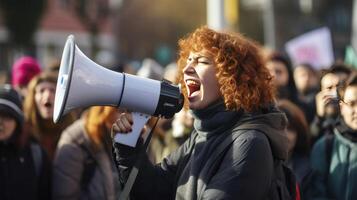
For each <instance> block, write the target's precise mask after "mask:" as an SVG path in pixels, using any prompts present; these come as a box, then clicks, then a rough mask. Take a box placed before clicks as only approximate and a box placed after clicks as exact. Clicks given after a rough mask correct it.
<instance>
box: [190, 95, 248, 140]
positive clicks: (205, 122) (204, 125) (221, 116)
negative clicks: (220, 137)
mask: <svg viewBox="0 0 357 200" xmlns="http://www.w3.org/2000/svg"><path fill="white" fill-rule="evenodd" d="M242 114H243V112H241V111H239V112H236V111H229V110H227V109H226V107H225V105H224V102H223V100H219V101H216V102H215V103H213V104H211V105H210V106H208V107H207V108H205V109H202V110H192V115H193V117H194V124H193V126H194V128H195V130H196V131H197V132H198V133H199V134H200V135H201V136H207V137H210V136H211V135H212V134H215V133H222V132H224V131H225V130H227V129H228V128H230V127H231V126H232V125H233V124H234V123H236V122H237V121H238V119H239V117H240V116H241V115H242Z"/></svg>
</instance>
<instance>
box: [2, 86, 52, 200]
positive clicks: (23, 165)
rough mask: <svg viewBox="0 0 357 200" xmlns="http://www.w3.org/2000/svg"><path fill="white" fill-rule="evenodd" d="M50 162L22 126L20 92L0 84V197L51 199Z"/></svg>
mask: <svg viewBox="0 0 357 200" xmlns="http://www.w3.org/2000/svg"><path fill="white" fill-rule="evenodd" d="M50 170H51V164H50V161H49V158H48V157H47V154H46V153H45V151H44V150H43V149H42V147H41V146H40V145H39V144H38V143H37V142H35V141H34V140H32V138H31V136H30V135H29V134H28V133H27V130H26V128H25V127H24V116H23V112H22V103H21V98H20V95H19V94H18V93H17V92H16V91H15V90H14V89H12V88H11V86H10V85H0V199H1V200H17V199H28V200H48V199H51V198H50V196H51V187H50V183H51V179H50V178H51V171H50Z"/></svg>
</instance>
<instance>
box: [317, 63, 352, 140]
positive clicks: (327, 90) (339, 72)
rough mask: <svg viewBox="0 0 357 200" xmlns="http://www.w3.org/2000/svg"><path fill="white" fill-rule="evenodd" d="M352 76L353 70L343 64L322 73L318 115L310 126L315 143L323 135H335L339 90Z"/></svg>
mask: <svg viewBox="0 0 357 200" xmlns="http://www.w3.org/2000/svg"><path fill="white" fill-rule="evenodd" d="M349 74H351V69H349V68H348V67H347V66H345V65H343V64H335V65H332V66H331V68H330V69H328V70H325V71H323V72H322V76H321V79H320V91H319V92H318V93H317V94H316V97H315V101H316V114H315V117H314V120H313V121H312V123H311V125H310V131H311V134H312V137H313V138H312V142H313V143H314V142H315V141H316V140H318V139H319V138H320V137H321V136H322V135H323V134H329V135H332V134H333V128H334V125H335V120H336V118H337V116H338V114H339V105H338V101H339V96H338V92H337V91H338V88H339V87H341V86H342V85H343V84H344V82H345V81H346V79H347V77H348V76H349Z"/></svg>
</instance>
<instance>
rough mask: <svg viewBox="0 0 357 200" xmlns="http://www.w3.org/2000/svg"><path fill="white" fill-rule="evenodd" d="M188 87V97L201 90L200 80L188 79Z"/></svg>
mask: <svg viewBox="0 0 357 200" xmlns="http://www.w3.org/2000/svg"><path fill="white" fill-rule="evenodd" d="M186 86H187V88H188V97H191V96H195V95H197V94H198V93H199V92H200V88H201V84H200V83H199V82H198V81H195V80H192V79H188V80H186Z"/></svg>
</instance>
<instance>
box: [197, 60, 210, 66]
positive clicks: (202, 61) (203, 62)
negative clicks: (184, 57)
mask: <svg viewBox="0 0 357 200" xmlns="http://www.w3.org/2000/svg"><path fill="white" fill-rule="evenodd" d="M198 63H201V64H205V65H208V64H209V62H208V61H205V60H199V61H198Z"/></svg>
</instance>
